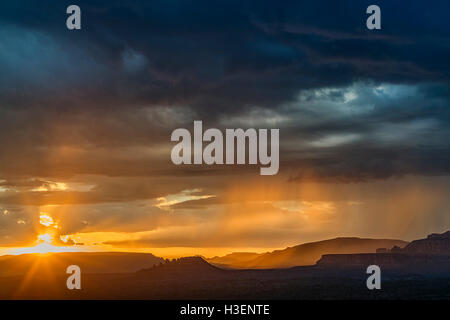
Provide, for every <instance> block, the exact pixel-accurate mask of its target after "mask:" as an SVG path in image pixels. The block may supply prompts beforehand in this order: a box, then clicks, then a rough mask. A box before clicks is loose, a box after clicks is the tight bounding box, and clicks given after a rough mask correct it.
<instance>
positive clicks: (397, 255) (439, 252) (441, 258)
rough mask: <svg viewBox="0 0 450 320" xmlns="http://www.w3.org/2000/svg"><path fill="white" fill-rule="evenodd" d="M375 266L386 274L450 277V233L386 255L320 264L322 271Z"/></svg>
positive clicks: (326, 258) (334, 258)
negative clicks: (411, 273) (388, 271)
mask: <svg viewBox="0 0 450 320" xmlns="http://www.w3.org/2000/svg"><path fill="white" fill-rule="evenodd" d="M371 264H375V265H378V266H380V267H381V268H382V269H384V270H399V271H402V272H403V271H408V272H414V273H421V274H447V275H448V274H449V273H450V231H447V232H445V233H442V234H431V235H429V236H428V237H427V238H425V239H419V240H414V241H412V242H411V243H409V244H408V245H407V246H405V247H404V248H403V249H401V248H398V247H393V248H392V249H391V250H387V251H385V252H383V253H371V254H326V255H323V256H322V258H321V259H320V260H319V261H318V263H317V266H318V267H321V268H330V267H332V268H361V267H363V266H368V265H371Z"/></svg>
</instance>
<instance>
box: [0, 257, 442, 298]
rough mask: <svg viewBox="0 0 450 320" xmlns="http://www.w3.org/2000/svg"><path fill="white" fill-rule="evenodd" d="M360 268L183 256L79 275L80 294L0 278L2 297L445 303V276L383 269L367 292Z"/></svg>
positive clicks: (55, 280)
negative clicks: (227, 266) (275, 265)
mask: <svg viewBox="0 0 450 320" xmlns="http://www.w3.org/2000/svg"><path fill="white" fill-rule="evenodd" d="M365 271H366V270H365V269H364V268H351V269H342V270H338V269H328V270H327V269H323V268H318V267H296V268H291V269H272V270H223V269H219V268H216V267H214V266H212V265H210V264H208V263H207V262H205V261H204V260H203V259H201V258H184V259H180V260H178V261H174V262H170V263H167V264H163V265H159V266H156V267H153V268H150V269H147V270H142V271H139V272H136V273H126V274H84V275H82V290H68V289H67V287H66V279H67V277H68V275H64V274H59V275H53V276H51V275H46V276H41V277H39V276H35V277H32V278H30V279H26V278H24V277H7V278H0V288H1V291H0V298H2V299H10V298H14V299H312V300H316V299H450V276H449V275H445V274H434V275H423V274H414V273H405V272H398V271H389V272H384V273H383V274H382V288H381V290H368V289H367V287H366V279H367V277H368V276H369V275H367V274H366V273H365Z"/></svg>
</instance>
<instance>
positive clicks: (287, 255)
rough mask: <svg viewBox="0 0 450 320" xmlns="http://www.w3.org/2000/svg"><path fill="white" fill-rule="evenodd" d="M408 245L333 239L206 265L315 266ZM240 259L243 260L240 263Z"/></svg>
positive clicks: (227, 258)
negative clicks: (325, 258)
mask: <svg viewBox="0 0 450 320" xmlns="http://www.w3.org/2000/svg"><path fill="white" fill-rule="evenodd" d="M407 244H408V242H406V241H402V240H392V239H364V238H335V239H329V240H323V241H317V242H310V243H304V244H301V245H298V246H294V247H288V248H286V249H284V250H275V251H272V252H267V253H264V254H253V255H254V256H253V257H252V256H251V254H249V253H245V254H243V255H242V256H241V255H239V254H238V253H235V254H232V255H228V256H224V257H214V258H212V259H209V260H208V261H209V262H211V263H213V264H217V265H218V266H226V267H231V268H258V269H262V268H265V269H266V268H289V267H294V266H307V265H314V264H315V263H316V262H317V261H318V260H319V259H320V258H321V256H322V255H324V254H349V253H371V252H376V250H377V249H378V248H391V247H393V246H398V247H404V246H405V245H407ZM241 257H242V259H240V258H241Z"/></svg>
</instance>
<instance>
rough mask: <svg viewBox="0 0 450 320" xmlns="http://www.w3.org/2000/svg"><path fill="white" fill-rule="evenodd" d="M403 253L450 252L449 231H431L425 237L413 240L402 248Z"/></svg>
mask: <svg viewBox="0 0 450 320" xmlns="http://www.w3.org/2000/svg"><path fill="white" fill-rule="evenodd" d="M402 251H403V252H405V253H413V254H414V253H424V254H450V231H447V232H445V233H442V234H437V233H433V234H430V235H429V236H428V237H427V238H426V239H420V240H414V241H412V242H411V243H409V244H408V245H407V246H406V247H405V248H404V249H403V250H402Z"/></svg>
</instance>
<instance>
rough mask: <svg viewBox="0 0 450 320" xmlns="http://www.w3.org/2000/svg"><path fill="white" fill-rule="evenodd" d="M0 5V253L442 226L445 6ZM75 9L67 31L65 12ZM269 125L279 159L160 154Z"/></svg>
mask: <svg viewBox="0 0 450 320" xmlns="http://www.w3.org/2000/svg"><path fill="white" fill-rule="evenodd" d="M372 2H373V1H347V0H345V1H323V0H322V1H282V2H279V1H277V2H276V1H269V0H259V1H202V0H196V1H187V0H185V1H181V0H180V1H175V0H166V1H145V2H144V1H132V0H131V1H126V2H124V1H115V0H108V1H100V0H90V1H76V2H73V1H70V2H69V1H49V0H41V1H39V5H38V4H37V3H36V1H26V0H16V1H2V2H1V3H0V248H1V249H0V252H3V253H5V252H11V250H15V249H17V248H20V247H30V246H34V245H36V244H50V243H51V244H52V245H57V246H63V247H65V248H67V250H73V248H74V247H75V248H76V250H102V251H105V250H109V251H111V250H121V251H142V252H152V253H155V254H158V255H162V256H179V255H191V254H202V255H207V256H214V255H218V254H225V253H228V252H233V251H258V252H261V251H267V250H273V249H275V248H284V247H286V246H292V245H295V244H299V243H303V242H307V241H316V240H322V239H326V238H333V237H338V236H360V237H376V238H396V239H405V240H412V239H415V238H421V237H424V236H426V235H427V234H429V233H432V232H443V231H446V230H448V229H450V214H449V208H450V198H449V197H448V195H449V194H450V178H449V174H450V161H449V160H450V146H449V144H448V140H449V139H450V126H449V122H450V108H449V106H450V90H449V89H450V84H449V80H450V62H449V57H450V21H449V19H448V12H449V11H450V4H449V3H448V2H446V1H433V2H432V3H430V2H426V1H408V3H405V2H404V1H392V0H391V1H376V4H378V5H379V6H380V8H381V14H382V22H381V24H382V28H381V30H368V29H367V28H366V18H367V15H366V13H365V11H366V8H367V6H368V5H370V4H373V3H372ZM71 4H77V5H79V6H80V8H81V17H82V18H81V25H82V27H81V30H68V29H67V28H66V24H65V22H66V18H67V14H66V8H67V6H69V5H71ZM194 120H202V121H203V126H204V128H220V129H225V128H244V129H246V128H277V129H279V130H280V169H279V173H278V174H277V175H274V176H260V175H259V166H249V165H240V166H238V165H222V166H219V165H215V166H206V165H200V166H199V165H191V166H189V165H183V166H176V165H174V164H173V163H172V162H171V160H170V152H171V149H172V147H173V146H174V143H173V142H171V141H170V135H171V132H172V131H173V130H175V129H176V128H187V129H189V130H192V128H193V121H194Z"/></svg>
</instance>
